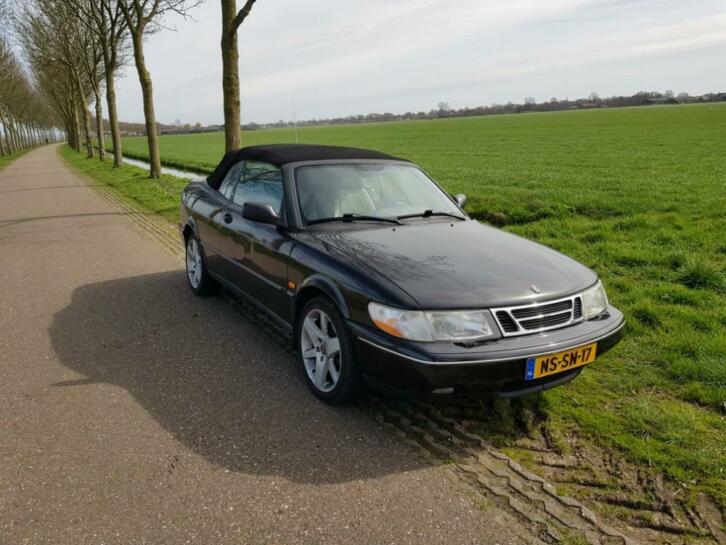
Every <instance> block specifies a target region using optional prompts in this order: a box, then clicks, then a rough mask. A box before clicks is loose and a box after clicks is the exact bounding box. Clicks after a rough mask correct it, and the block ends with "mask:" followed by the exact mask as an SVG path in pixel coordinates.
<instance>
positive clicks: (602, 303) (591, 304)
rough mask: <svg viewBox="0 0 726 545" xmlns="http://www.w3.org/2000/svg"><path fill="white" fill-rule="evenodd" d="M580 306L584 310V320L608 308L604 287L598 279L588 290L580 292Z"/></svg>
mask: <svg viewBox="0 0 726 545" xmlns="http://www.w3.org/2000/svg"><path fill="white" fill-rule="evenodd" d="M582 306H583V308H584V312H585V320H590V319H591V318H595V317H597V316H599V315H600V314H602V313H603V312H605V311H606V310H607V308H608V296H607V295H606V294H605V288H604V287H603V285H602V282H600V281H599V280H598V281H597V284H595V285H594V286H593V287H591V288H590V289H589V290H586V291H584V292H582Z"/></svg>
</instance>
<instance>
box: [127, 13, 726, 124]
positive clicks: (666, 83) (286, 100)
mask: <svg viewBox="0 0 726 545" xmlns="http://www.w3.org/2000/svg"><path fill="white" fill-rule="evenodd" d="M238 4H240V5H241V4H242V0H238ZM190 15H191V16H192V19H187V20H184V19H182V18H180V17H179V16H177V15H175V16H173V17H172V16H170V17H168V18H167V19H166V20H165V21H164V25H165V26H166V27H169V28H171V29H175V30H168V29H167V30H162V31H161V32H159V33H157V34H154V35H152V36H150V37H149V38H148V40H147V42H146V45H145V47H146V60H147V63H148V66H149V69H150V72H151V76H152V79H153V82H154V96H155V107H156V114H157V119H158V120H159V121H160V122H162V123H173V122H175V121H176V120H177V119H178V120H181V122H182V123H192V124H193V123H196V122H200V123H202V124H204V125H207V124H220V123H222V121H223V111H222V85H221V79H222V60H221V52H220V48H219V47H220V46H219V39H220V31H221V10H220V2H219V1H217V0H207V1H206V2H205V3H203V4H202V5H201V6H199V7H197V8H195V9H194V10H193V11H191V13H190ZM239 50H240V84H241V90H242V92H241V99H242V122H243V123H248V122H251V121H254V122H257V123H265V122H272V121H277V120H279V119H284V120H289V119H292V116H293V105H294V110H295V114H296V117H297V119H299V120H300V119H313V118H329V117H339V116H346V115H353V114H366V113H371V112H379V113H383V112H393V113H403V112H406V111H419V110H425V111H428V110H431V109H433V108H436V105H437V104H438V103H439V102H442V101H443V102H448V103H449V105H450V107H452V108H462V107H465V106H470V107H474V106H481V105H489V104H492V103H506V102H509V101H512V102H523V100H524V97H526V96H532V97H535V98H536V99H537V101H538V102H540V101H546V100H549V99H550V98H552V97H558V98H567V97H569V98H580V97H586V96H588V95H589V94H590V93H591V92H597V93H598V94H599V95H600V96H602V97H604V96H610V95H631V94H633V93H636V92H638V91H641V90H648V91H650V90H656V91H664V90H666V89H671V90H673V91H675V93H676V94H677V93H679V92H682V91H685V92H688V93H690V94H700V93H704V92H709V91H726V0H686V1H684V0H496V1H494V0H338V1H333V0H306V1H301V0H257V3H256V4H255V6H254V8H253V10H252V13H251V14H250V16H249V17H248V19H247V20H246V21H245V22H244V23H243V25H242V27H241V28H240V32H239ZM121 76H122V77H121V78H120V80H119V82H118V91H117V92H118V109H119V114H120V118H121V119H122V120H124V121H142V120H143V113H142V112H143V110H142V103H141V92H140V88H139V84H138V80H137V77H136V72H135V69H134V67H133V66H129V67H127V68H126V69H125V70H124V71H123V72H122V74H121Z"/></svg>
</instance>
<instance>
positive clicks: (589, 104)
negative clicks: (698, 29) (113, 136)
mask: <svg viewBox="0 0 726 545" xmlns="http://www.w3.org/2000/svg"><path fill="white" fill-rule="evenodd" d="M724 101H726V92H721V93H705V94H703V95H696V96H692V95H689V94H688V93H679V94H678V95H675V94H674V93H673V92H672V91H665V92H663V93H661V92H658V91H640V92H638V93H635V94H634V95H627V96H610V97H606V98H600V96H599V95H598V94H597V93H592V94H590V96H588V97H587V98H578V99H569V98H565V99H558V98H555V97H553V98H551V99H550V100H546V101H543V102H538V101H537V100H536V99H535V98H534V97H526V98H525V99H524V101H523V102H522V103H514V102H507V103H506V104H492V105H491V106H476V107H464V108H458V109H457V108H451V107H450V106H449V104H448V103H447V102H439V104H438V105H437V107H436V108H433V109H431V110H427V111H423V110H422V111H418V112H413V111H409V112H405V113H402V114H394V113H391V112H385V113H370V114H357V115H349V116H345V117H333V118H315V119H306V120H302V121H296V122H293V121H285V120H280V121H276V122H272V123H247V124H245V125H243V126H242V128H243V129H245V130H255V129H263V128H264V129H271V128H289V127H292V126H293V125H297V126H299V127H306V126H315V125H350V124H356V123H379V122H386V121H409V120H415V119H439V118H446V117H470V116H481V115H501V114H518V113H526V112H555V111H562V110H582V109H590V108H623V107H628V106H649V105H653V104H696V103H705V102H724ZM216 130H219V129H218V127H216V126H211V127H203V128H200V129H197V130H196V131H195V132H211V131H216ZM165 132H168V133H173V132H175V129H174V128H173V127H168V128H167V129H166V131H165ZM176 132H183V131H176Z"/></svg>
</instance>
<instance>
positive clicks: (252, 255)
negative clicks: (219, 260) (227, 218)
mask: <svg viewBox="0 0 726 545" xmlns="http://www.w3.org/2000/svg"><path fill="white" fill-rule="evenodd" d="M282 201H283V183H282V172H281V171H280V169H279V168H278V167H276V166H274V165H271V164H268V163H263V162H258V161H247V162H246V164H245V169H244V172H243V173H242V176H241V178H240V180H239V181H238V182H237V184H236V185H235V189H234V193H233V194H232V207H231V209H230V211H229V213H230V215H231V216H232V221H231V222H229V223H225V224H224V225H223V226H222V229H223V232H224V237H225V240H224V242H223V251H224V252H225V253H226V254H227V255H228V257H229V258H230V259H231V260H232V261H233V262H234V263H235V265H236V266H235V267H234V272H233V275H234V277H233V278H232V282H233V283H234V284H235V286H236V287H237V288H239V289H240V290H241V291H242V292H244V293H245V294H246V295H248V296H249V297H251V298H253V299H255V300H257V301H258V302H259V303H260V304H261V305H262V306H264V307H265V308H267V309H269V310H271V311H272V312H273V313H274V314H276V315H277V316H279V317H280V318H282V319H283V320H285V321H286V322H287V321H289V305H288V297H287V295H286V293H285V292H286V289H287V261H288V257H287V255H286V249H287V246H288V245H286V244H285V241H286V238H285V237H284V235H283V234H282V233H280V231H279V230H278V229H277V226H275V225H269V224H265V223H259V222H256V221H252V220H248V219H246V218H244V217H242V207H243V206H244V204H245V203H246V202H254V203H260V204H269V205H271V206H272V208H273V209H274V210H275V211H276V212H277V213H278V214H279V213H280V211H281V210H282Z"/></svg>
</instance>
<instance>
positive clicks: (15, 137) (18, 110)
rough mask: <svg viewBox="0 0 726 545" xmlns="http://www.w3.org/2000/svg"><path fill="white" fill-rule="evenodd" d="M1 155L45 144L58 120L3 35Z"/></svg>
mask: <svg viewBox="0 0 726 545" xmlns="http://www.w3.org/2000/svg"><path fill="white" fill-rule="evenodd" d="M0 74H2V76H3V77H2V78H0V125H1V126H2V130H1V131H0V155H6V154H9V153H13V152H15V151H18V150H21V149H24V148H27V147H29V146H34V145H38V144H41V143H43V142H44V141H45V140H46V139H50V138H49V135H51V132H50V129H51V127H53V125H54V123H56V122H57V118H56V117H55V116H54V115H53V113H52V111H51V110H50V108H48V106H47V105H46V102H45V100H44V97H43V96H41V94H40V93H39V91H38V89H37V88H36V86H35V85H34V83H33V81H32V78H31V75H29V74H28V73H27V71H26V70H25V69H23V68H21V65H20V63H19V61H18V59H17V58H16V57H15V55H14V54H13V52H12V50H11V49H10V47H9V45H8V43H7V41H6V40H5V39H4V38H3V36H2V35H0Z"/></svg>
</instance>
